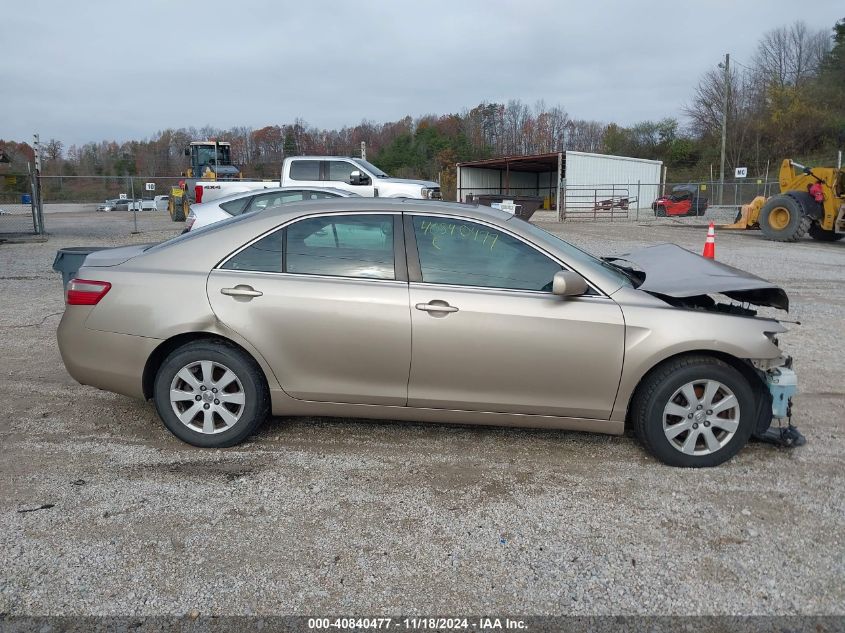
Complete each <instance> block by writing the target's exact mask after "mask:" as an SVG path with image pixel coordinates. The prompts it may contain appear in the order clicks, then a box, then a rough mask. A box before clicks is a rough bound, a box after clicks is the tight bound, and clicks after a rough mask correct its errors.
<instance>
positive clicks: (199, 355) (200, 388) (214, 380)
mask: <svg viewBox="0 0 845 633" xmlns="http://www.w3.org/2000/svg"><path fill="white" fill-rule="evenodd" d="M191 378H193V380H191ZM224 381H228V382H224ZM171 389H174V390H176V391H178V392H180V393H181V394H184V395H182V396H180V397H176V398H173V399H171ZM213 389H219V391H217V392H213V391H212V390H213ZM218 396H225V398H224V397H220V398H219V399H218ZM196 398H200V400H199V401H197V400H196ZM153 399H154V401H155V406H156V410H157V411H158V415H159V417H160V418H161V420H162V422H164V426H165V427H167V429H168V430H169V431H170V432H171V433H173V434H174V435H175V436H176V437H178V438H179V439H180V440H182V441H183V442H187V443H188V444H193V445H194V446H200V447H203V448H224V447H227V446H234V445H235V444H240V443H241V442H243V441H244V440H245V439H246V438H248V437H249V436H250V435H252V434H253V433H254V432H255V431H256V430H257V429H258V428H259V427H260V426H261V424H262V423H263V422H264V420H266V419H267V416H268V415H269V411H270V395H269V392H268V389H267V385H266V382H265V380H264V375H263V374H262V372H261V368H260V367H259V366H258V364H257V363H256V362H255V360H253V359H252V358H251V357H250V356H249V355H247V354H245V353H244V352H243V351H241V350H240V349H239V348H237V347H235V346H234V345H230V344H227V343H224V342H220V341H197V342H194V343H188V344H187V345H183V346H182V347H179V348H177V349H176V350H174V351H173V352H171V353H170V354H169V355H168V356H167V358H166V359H165V360H164V362H163V363H162V365H161V367H159V370H158V372H157V373H156V378H155V383H154V387H153ZM200 405H202V406H200ZM177 411H180V412H181V414H177ZM180 415H181V417H182V419H180Z"/></svg>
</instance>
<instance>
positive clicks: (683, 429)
mask: <svg viewBox="0 0 845 633" xmlns="http://www.w3.org/2000/svg"><path fill="white" fill-rule="evenodd" d="M739 416H740V410H739V400H737V398H736V396H735V395H734V393H733V392H732V391H731V390H730V389H729V388H728V387H727V386H726V385H724V384H723V383H721V382H719V381H717V380H696V381H693V382H688V383H687V384H685V385H683V386H682V387H680V388H679V389H677V390H676V391H675V393H674V394H672V397H671V398H669V402H668V403H667V404H666V406H665V407H664V409H663V432H664V433H665V434H666V439H668V440H669V444H671V445H672V447H673V448H675V449H676V450H678V451H680V452H682V453H685V454H687V455H710V454H712V453H715V452H716V451H718V450H720V449H721V448H722V447H724V446H725V445H726V444H727V443H728V442H730V441H731V438H732V437H733V436H734V434H735V433H736V431H737V428H739Z"/></svg>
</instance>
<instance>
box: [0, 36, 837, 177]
mask: <svg viewBox="0 0 845 633" xmlns="http://www.w3.org/2000/svg"><path fill="white" fill-rule="evenodd" d="M832 31H833V32H832V35H831V34H830V32H827V31H824V30H813V29H810V28H809V27H808V26H807V25H806V24H805V23H804V22H801V21H799V22H795V23H794V24H791V25H788V26H783V27H780V28H777V29H774V30H772V31H769V32H767V33H765V34H764V35H763V36H762V37H761V38H760V40H759V42H758V45H757V48H756V52H755V54H754V56H753V57H752V58H751V59H749V60H733V63H732V64H731V67H730V72H729V73H727V77H726V73H725V72H724V71H723V70H722V69H719V68H716V67H715V65H714V68H713V69H711V70H709V71H707V72H705V73H704V75H703V76H702V77H701V79H700V81H699V83H698V85H697V87H696V88H695V90H694V92H693V94H692V95H691V97H690V99H689V102H688V104H687V105H686V107H685V108H684V110H683V114H684V115H685V117H686V123H682V122H681V121H679V119H678V118H675V117H666V118H664V119H661V120H658V121H642V122H639V123H636V124H634V125H630V126H623V125H619V124H616V123H605V122H601V121H595V120H587V119H576V118H572V117H570V115H569V114H568V113H567V111H566V110H565V108H564V107H563V106H560V105H556V106H549V105H547V104H546V103H544V102H542V101H540V102H538V103H535V104H533V105H529V104H526V103H523V102H522V101H520V100H518V99H514V100H510V101H508V102H506V103H487V102H484V103H480V104H478V105H477V106H475V107H473V108H467V109H465V110H464V111H462V112H460V113H455V114H445V115H426V116H421V117H418V118H416V119H414V118H412V117H410V116H407V117H405V118H403V119H401V120H399V121H392V122H388V123H376V122H372V121H362V122H361V123H360V124H358V125H355V126H351V127H344V128H342V129H339V130H326V129H319V128H316V127H313V126H309V125H308V124H307V123H306V122H305V121H304V120H302V119H296V120H295V121H294V122H293V123H288V124H274V125H268V126H265V127H262V128H260V129H253V128H251V127H245V126H237V127H233V128H230V129H218V128H213V127H208V126H206V127H203V128H193V127H191V128H180V129H165V130H161V131H159V132H158V133H156V134H155V135H153V136H152V137H151V138H149V139H146V140H133V141H128V142H125V143H116V142H114V141H102V142H90V143H85V144H82V145H70V146H67V147H66V146H65V145H64V144H63V143H62V141H60V140H57V139H50V140H49V141H47V142H46V143H45V144H44V145H43V166H44V173H45V174H47V175H65V176H73V175H95V176H116V177H117V176H127V175H142V176H177V175H179V173H180V172H181V171H183V170H184V169H185V168H186V167H187V159H186V158H185V156H184V153H183V150H184V148H185V147H186V146H187V145H188V143H189V142H191V141H194V140H205V139H215V138H216V139H218V140H223V141H228V142H230V143H231V149H232V160H233V162H234V163H235V164H237V165H239V166H241V167H242V170H243V173H244V175H245V176H248V177H258V178H271V177H277V176H278V173H279V169H280V164H281V161H282V159H283V158H284V157H286V156H293V155H303V154H319V155H358V153H359V151H360V146H361V142H362V141H364V142H366V145H367V153H368V159H369V160H371V161H372V162H374V163H375V164H377V165H378V166H379V167H381V168H382V169H384V170H385V171H387V172H388V173H391V174H393V175H396V176H401V177H421V178H426V179H439V180H440V182H441V185H442V187H443V189H444V193H446V192H449V191H454V179H455V163H456V162H460V161H468V160H476V159H482V158H489V157H495V156H506V155H517V154H534V153H546V152H559V151H563V150H577V151H586V152H598V153H607V154H617V155H623V156H633V157H638V158H649V159H656V160H661V161H663V163H664V164H665V165H666V166H667V167H668V169H669V172H670V176H669V178H670V180H671V181H674V182H678V181H681V180H707V179H709V178H710V177H711V176H715V177H718V172H717V171H716V172H714V171H713V169H714V167H715V169H716V170H718V165H719V154H720V143H721V130H722V114H723V109H724V108H723V102H724V96H725V91H727V97H728V98H727V121H728V124H727V143H726V149H727V156H726V171H727V173H728V174H732V173H733V168H734V167H737V166H747V167H748V168H749V176H754V177H762V176H764V174H765V172H766V170H767V166H771V172H770V178H772V177H775V176H776V170H777V165H778V164H779V162H780V161H781V160H782V159H783V158H785V157H789V158H793V159H796V160H800V161H802V162H805V161H806V162H809V163H811V164H821V162H824V163H826V164H829V163H831V162H832V161H833V160H834V157H835V151H836V149H839V148H842V146H843V144H845V19H843V20H840V21H839V22H837V24H836V25H835V26H834V28H833V30H832ZM0 152H3V153H4V154H5V156H6V157H7V159H8V160H10V161H11V166H9V165H8V164H7V166H6V169H5V171H7V172H8V171H10V170H12V171H18V172H19V173H26V168H25V165H24V163H25V162H27V161H30V160H31V158H32V149H31V147H30V146H29V145H28V144H26V143H19V142H11V141H5V142H4V141H2V140H0ZM2 171H3V169H2V165H0V172H2ZM0 184H2V181H0Z"/></svg>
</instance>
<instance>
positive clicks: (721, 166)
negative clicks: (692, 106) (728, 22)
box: [719, 53, 731, 205]
mask: <svg viewBox="0 0 845 633" xmlns="http://www.w3.org/2000/svg"><path fill="white" fill-rule="evenodd" d="M719 68H724V69H725V87H724V89H723V90H722V159H721V161H720V163H719V205H721V204H722V203H723V202H724V193H725V140H726V139H727V136H728V92H729V91H730V89H731V54H730V53H725V63H724V64H719Z"/></svg>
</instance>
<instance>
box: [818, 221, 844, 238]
mask: <svg viewBox="0 0 845 633" xmlns="http://www.w3.org/2000/svg"><path fill="white" fill-rule="evenodd" d="M810 237H812V238H813V239H814V240H818V241H819V242H838V241H839V240H841V239H842V238H843V237H845V233H837V232H835V231H827V230H825V229H823V228H822V227H820V226H819V225H818V223H816V222H813V223H812V224H811V225H810Z"/></svg>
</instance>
